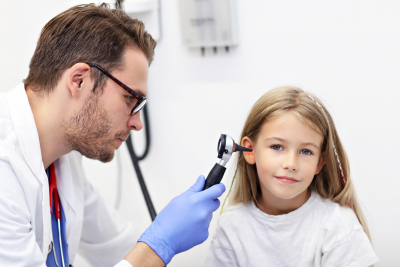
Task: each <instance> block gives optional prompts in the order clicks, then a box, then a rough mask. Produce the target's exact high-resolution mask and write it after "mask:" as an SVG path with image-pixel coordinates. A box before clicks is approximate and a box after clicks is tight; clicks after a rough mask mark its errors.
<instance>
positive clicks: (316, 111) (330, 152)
mask: <svg viewBox="0 0 400 267" xmlns="http://www.w3.org/2000/svg"><path fill="white" fill-rule="evenodd" d="M241 140H242V142H241V145H242V146H244V147H247V148H251V149H253V152H240V153H241V154H240V155H239V161H238V169H237V178H236V181H235V183H234V189H233V193H232V196H231V197H230V204H231V205H230V206H229V207H228V209H227V210H226V211H224V213H223V214H222V215H221V217H220V219H219V222H218V228H217V233H216V235H215V237H214V239H213V240H212V242H211V248H210V251H209V253H208V255H207V258H206V262H205V266H218V267H221V266H229V267H232V266H257V267H258V266H274V267H275V266H277V267H281V266H343V267H348V266H359V267H367V266H371V265H372V264H374V263H376V262H377V261H378V258H377V256H376V254H375V253H374V250H373V249H372V246H371V242H370V236H369V232H368V228H367V225H366V224H365V221H364V218H363V215H362V211H361V208H360V206H359V203H358V201H357V198H356V194H355V190H354V185H353V184H352V181H351V178H350V168H349V163H348V160H347V156H346V153H345V151H344V149H343V146H342V144H341V142H340V139H339V137H338V134H337V132H336V129H335V125H334V123H333V121H332V118H331V116H330V115H329V112H328V111H327V110H326V108H325V107H324V106H323V104H322V103H321V101H319V100H318V98H316V97H315V96H314V95H312V94H310V93H305V92H304V91H302V90H301V89H299V88H295V87H282V88H277V89H274V90H272V91H269V92H268V93H266V94H265V95H263V96H262V97H261V98H260V99H259V100H258V101H257V102H256V103H255V105H254V106H253V108H252V110H251V111H250V114H249V116H248V118H247V120H246V123H245V125H244V127H243V131H242V135H241ZM235 176H236V175H235ZM234 180H235V177H234ZM232 183H233V181H232ZM232 204H233V205H232Z"/></svg>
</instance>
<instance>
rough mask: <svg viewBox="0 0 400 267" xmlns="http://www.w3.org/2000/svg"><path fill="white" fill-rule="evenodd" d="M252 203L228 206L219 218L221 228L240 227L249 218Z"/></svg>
mask: <svg viewBox="0 0 400 267" xmlns="http://www.w3.org/2000/svg"><path fill="white" fill-rule="evenodd" d="M250 205H251V201H249V202H248V203H246V204H244V203H237V204H233V205H232V204H231V205H228V207H226V208H225V209H224V211H223V212H222V214H221V215H220V216H219V219H218V224H219V226H220V227H235V226H237V227H240V226H241V225H243V223H244V221H245V220H247V218H248V216H249V207H250Z"/></svg>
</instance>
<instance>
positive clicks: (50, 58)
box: [0, 4, 225, 267]
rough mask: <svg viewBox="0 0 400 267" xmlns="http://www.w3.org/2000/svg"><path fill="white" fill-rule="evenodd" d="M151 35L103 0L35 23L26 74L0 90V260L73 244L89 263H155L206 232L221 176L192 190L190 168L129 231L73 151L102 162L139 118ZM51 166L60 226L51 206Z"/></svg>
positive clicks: (68, 254) (62, 251) (6, 262)
mask: <svg viewBox="0 0 400 267" xmlns="http://www.w3.org/2000/svg"><path fill="white" fill-rule="evenodd" d="M155 45H156V43H155V41H154V40H153V39H152V38H151V36H150V35H149V34H147V33H146V32H145V30H144V25H143V24H142V23H141V22H140V21H137V20H132V19H131V18H130V17H129V16H127V15H126V14H125V13H124V12H123V11H121V10H112V9H110V8H109V7H108V6H107V5H104V4H103V5H100V6H95V5H81V6H77V7H74V8H71V9H69V10H67V11H65V12H63V13H61V14H59V15H58V16H56V17H55V18H53V19H52V20H51V21H49V22H48V23H47V24H46V25H45V27H44V28H43V30H42V33H41V36H40V38H39V41H38V43H37V47H36V50H35V53H34V55H33V57H32V60H31V63H30V70H29V75H28V77H27V78H26V79H25V80H24V83H23V84H21V85H19V86H17V87H16V88H14V89H13V90H11V91H9V92H7V93H2V94H0V240H1V241H0V266H46V265H47V266H68V264H71V263H73V261H74V258H75V256H76V253H77V251H78V248H79V250H80V252H81V253H82V254H83V255H84V256H85V258H86V259H87V260H88V261H89V262H91V263H92V264H93V265H94V266H113V265H115V266H120V267H122V266H129V267H130V266H164V265H166V264H168V263H169V261H170V260H171V259H172V257H173V256H174V255H176V254H177V253H180V252H183V251H186V250H188V249H190V248H191V247H193V246H195V245H198V244H200V243H202V242H203V241H204V240H205V239H207V237H208V227H209V223H210V221H211V217H212V212H213V211H215V210H216V209H217V208H218V207H219V204H220V203H219V201H218V199H217V198H218V197H219V196H220V195H221V194H222V193H223V192H224V190H225V188H224V186H223V185H216V186H213V187H211V188H209V189H207V190H205V191H202V189H203V186H204V177H202V176H200V177H199V178H198V180H197V182H196V183H195V184H194V185H193V186H192V187H191V188H190V189H189V190H187V191H186V192H184V193H183V194H181V195H179V196H177V197H176V198H174V199H173V200H172V201H171V202H170V203H169V204H168V205H167V206H166V207H165V208H164V209H163V210H162V211H161V212H160V213H159V215H158V216H157V218H156V220H155V221H154V222H153V223H152V224H151V225H150V226H149V228H148V229H147V230H146V231H145V232H144V233H143V234H142V236H141V237H140V239H139V240H134V239H133V238H132V237H133V229H132V227H131V225H130V223H129V222H127V221H126V220H125V219H124V218H123V217H122V216H121V215H119V214H118V212H117V211H115V210H113V209H111V208H109V207H108V206H106V205H105V204H104V203H103V202H102V200H101V198H100V197H99V196H98V194H97V193H96V191H95V190H94V189H93V188H92V186H91V185H90V183H89V182H88V181H87V180H86V178H85V176H84V174H83V169H82V165H81V155H84V156H86V157H89V158H92V159H98V160H100V161H103V162H107V161H110V160H111V159H112V158H113V156H114V151H115V149H116V148H118V147H119V146H120V145H121V144H122V143H123V142H124V141H125V140H126V138H127V137H128V135H129V133H130V131H131V130H134V131H139V130H140V129H141V128H142V123H141V121H140V114H139V112H140V109H141V108H142V107H143V106H144V104H145V103H146V98H145V97H146V94H147V75H148V67H149V65H150V63H151V61H152V59H153V55H154V48H155ZM49 166H50V172H48V171H46V170H49ZM51 166H54V167H51ZM51 168H54V170H55V172H54V177H56V186H57V189H58V196H59V198H60V202H61V205H60V208H61V214H62V216H61V217H62V218H61V219H60V220H58V222H60V221H61V226H58V225H57V223H54V222H53V223H52V217H51V216H55V215H54V213H56V212H53V213H51V212H50V210H51V209H52V210H54V209H56V208H57V207H55V208H54V205H56V204H55V201H54V199H55V198H56V196H55V195H53V194H52V195H50V194H49V177H50V178H51V177H52V176H51V175H52V174H49V173H51ZM50 180H51V179H50ZM56 194H57V192H56ZM50 206H51V207H50ZM59 230H60V232H59V234H60V235H61V240H62V241H60V240H59V236H58V235H57V233H58V231H59ZM60 243H62V244H61V245H58V244H60Z"/></svg>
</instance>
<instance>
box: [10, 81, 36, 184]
mask: <svg viewBox="0 0 400 267" xmlns="http://www.w3.org/2000/svg"><path fill="white" fill-rule="evenodd" d="M7 102H8V105H9V110H10V115H11V119H12V123H13V125H14V129H15V132H16V133H17V136H18V141H19V143H20V145H21V150H22V154H23V155H24V157H25V160H26V162H27V164H28V166H29V168H30V169H31V171H32V172H33V174H34V175H35V177H36V179H37V180H38V182H39V183H40V184H43V180H42V178H43V177H42V174H43V170H44V166H43V161H42V152H41V149H40V141H39V135H38V131H37V128H36V124H35V119H34V117H33V113H32V110H31V106H30V105H29V101H28V96H27V95H26V92H25V88H24V85H23V84H20V85H18V86H17V87H16V88H14V89H13V90H12V91H10V92H9V94H8V97H7Z"/></svg>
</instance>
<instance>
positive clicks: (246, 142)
mask: <svg viewBox="0 0 400 267" xmlns="http://www.w3.org/2000/svg"><path fill="white" fill-rule="evenodd" d="M241 146H243V147H246V148H250V149H251V150H253V151H252V152H243V156H244V159H245V160H246V162H247V163H248V164H251V165H253V164H255V163H256V157H255V156H254V144H253V141H251V139H250V138H249V137H248V136H245V137H243V139H242V144H241Z"/></svg>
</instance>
